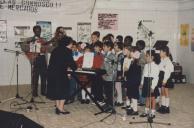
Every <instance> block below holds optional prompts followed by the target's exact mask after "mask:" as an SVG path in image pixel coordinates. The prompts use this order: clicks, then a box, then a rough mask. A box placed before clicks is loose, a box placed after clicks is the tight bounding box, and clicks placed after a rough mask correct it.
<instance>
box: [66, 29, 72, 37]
mask: <svg viewBox="0 0 194 128" xmlns="http://www.w3.org/2000/svg"><path fill="white" fill-rule="evenodd" d="M64 30H65V33H66V35H68V36H72V27H64Z"/></svg>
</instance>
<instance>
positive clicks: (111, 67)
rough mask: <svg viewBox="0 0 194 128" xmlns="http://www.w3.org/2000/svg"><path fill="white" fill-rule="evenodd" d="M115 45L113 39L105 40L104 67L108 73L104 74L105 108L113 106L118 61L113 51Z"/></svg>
mask: <svg viewBox="0 0 194 128" xmlns="http://www.w3.org/2000/svg"><path fill="white" fill-rule="evenodd" d="M113 47H114V45H113V42H112V41H105V42H104V45H103V50H104V53H105V54H104V63H103V66H102V69H104V70H106V74H105V75H103V76H102V78H103V80H104V84H103V86H104V93H105V98H106V99H105V102H106V105H105V108H107V109H108V110H109V109H111V108H112V107H111V106H113V81H114V80H115V73H116V64H115V63H114V62H115V61H116V57H115V55H114V54H113V53H112V52H111V51H112V49H113Z"/></svg>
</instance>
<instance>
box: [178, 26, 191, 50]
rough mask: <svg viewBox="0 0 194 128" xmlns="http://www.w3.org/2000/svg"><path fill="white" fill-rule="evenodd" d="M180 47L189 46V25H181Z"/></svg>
mask: <svg viewBox="0 0 194 128" xmlns="http://www.w3.org/2000/svg"><path fill="white" fill-rule="evenodd" d="M180 27H181V28H180V45H181V46H188V45H189V24H181V26H180Z"/></svg>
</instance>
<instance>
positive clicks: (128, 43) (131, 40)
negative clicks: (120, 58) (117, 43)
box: [124, 35, 133, 46]
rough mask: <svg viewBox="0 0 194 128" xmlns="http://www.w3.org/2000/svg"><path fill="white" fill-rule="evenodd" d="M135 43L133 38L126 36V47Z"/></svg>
mask: <svg viewBox="0 0 194 128" xmlns="http://www.w3.org/2000/svg"><path fill="white" fill-rule="evenodd" d="M132 43H133V37H132V36H130V35H128V36H125V39H124V45H125V46H131V45H132Z"/></svg>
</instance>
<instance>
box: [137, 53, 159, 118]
mask: <svg viewBox="0 0 194 128" xmlns="http://www.w3.org/2000/svg"><path fill="white" fill-rule="evenodd" d="M146 61H147V64H146V65H145V67H144V70H143V75H142V80H141V87H142V97H145V98H146V107H145V112H144V113H143V114H141V115H140V117H146V116H148V114H149V110H151V114H150V116H151V117H152V118H154V117H155V111H156V110H155V106H156V101H155V100H156V97H157V96H158V94H159V91H158V88H157V84H158V79H159V78H158V77H159V66H158V62H157V61H156V59H155V51H154V50H151V51H150V50H148V51H146Z"/></svg>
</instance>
